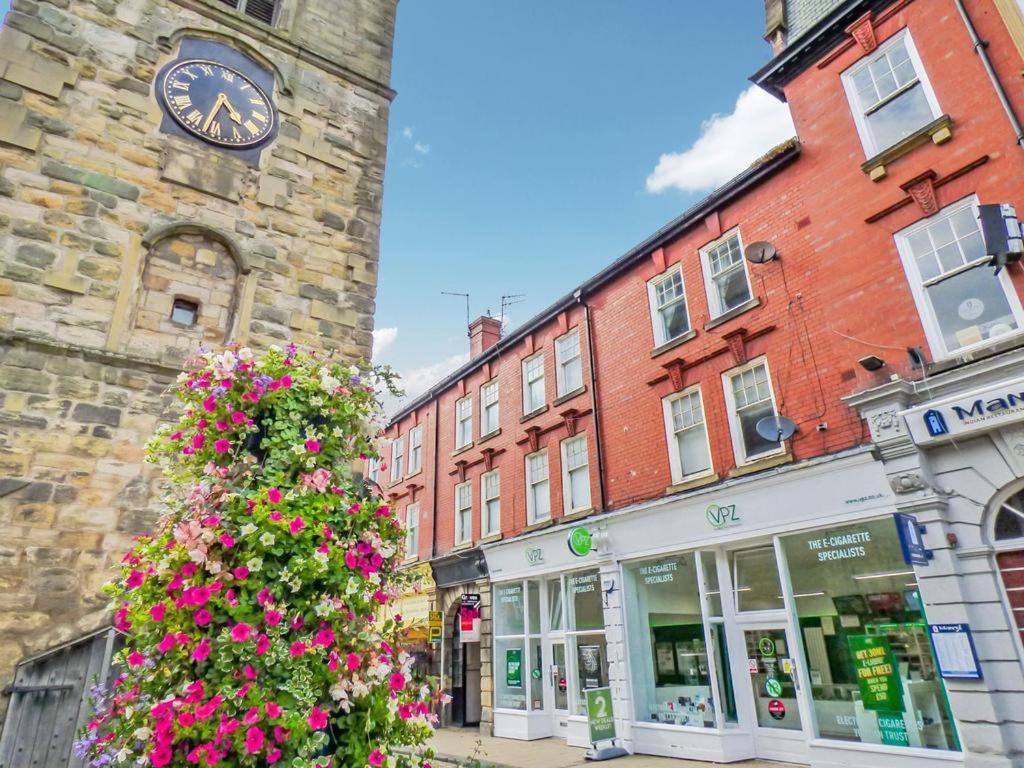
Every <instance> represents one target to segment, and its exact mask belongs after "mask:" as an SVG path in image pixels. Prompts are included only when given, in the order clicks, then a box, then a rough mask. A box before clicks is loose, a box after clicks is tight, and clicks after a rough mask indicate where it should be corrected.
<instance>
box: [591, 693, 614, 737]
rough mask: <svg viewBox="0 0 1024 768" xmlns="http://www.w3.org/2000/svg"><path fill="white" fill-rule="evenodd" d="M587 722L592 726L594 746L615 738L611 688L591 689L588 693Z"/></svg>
mask: <svg viewBox="0 0 1024 768" xmlns="http://www.w3.org/2000/svg"><path fill="white" fill-rule="evenodd" d="M587 722H588V723H589V724H590V741H591V743H592V744H597V742H599V741H610V740H612V739H614V738H615V716H614V714H613V713H612V689H611V688H591V689H590V690H588V691H587Z"/></svg>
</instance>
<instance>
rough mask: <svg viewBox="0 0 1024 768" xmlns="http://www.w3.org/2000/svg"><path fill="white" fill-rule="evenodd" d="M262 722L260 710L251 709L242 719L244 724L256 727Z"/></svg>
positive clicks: (257, 708) (256, 708)
mask: <svg viewBox="0 0 1024 768" xmlns="http://www.w3.org/2000/svg"><path fill="white" fill-rule="evenodd" d="M259 721H260V708H259V707H249V711H248V712H246V713H245V715H244V716H243V717H242V722H243V723H245V724H246V725H256V723H258V722H259Z"/></svg>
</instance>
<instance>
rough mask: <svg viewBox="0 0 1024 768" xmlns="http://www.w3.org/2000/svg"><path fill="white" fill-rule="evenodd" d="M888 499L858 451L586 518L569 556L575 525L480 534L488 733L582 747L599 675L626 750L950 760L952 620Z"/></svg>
mask: <svg viewBox="0 0 1024 768" xmlns="http://www.w3.org/2000/svg"><path fill="white" fill-rule="evenodd" d="M900 499H901V496H900V495H899V494H896V493H894V492H893V489H892V487H891V485H890V482H889V478H887V476H886V472H885V471H884V468H883V465H882V463H881V462H879V461H877V460H876V459H875V458H874V455H873V453H872V451H870V450H869V449H866V448H865V449H858V450H853V451H849V452H846V453H844V454H840V455H836V456H831V457H825V458H822V459H816V460H812V461H808V462H803V463H801V464H797V465H791V466H788V467H784V468H779V469H777V470H774V471H772V472H771V473H768V474H767V475H760V476H757V477H748V478H739V479H736V480H732V481H727V482H725V483H722V484H719V485H717V486H715V487H714V488H712V489H706V490H704V491H703V492H694V493H691V494H688V495H682V496H677V497H672V498H667V499H662V500H658V501H656V502H650V503H646V504H644V505H639V506H637V507H633V508H629V509H624V510H620V511H618V512H615V513H611V514H607V515H601V516H598V517H594V518H590V519H589V520H587V521H585V522H584V523H583V524H582V525H583V526H584V527H586V528H587V530H588V531H590V533H591V534H592V536H593V547H592V549H591V550H590V551H589V552H587V553H586V554H584V555H582V556H580V555H577V554H574V553H573V552H572V551H570V548H569V546H568V544H567V542H568V537H569V535H570V533H571V531H572V529H573V528H574V527H580V526H579V525H577V526H572V525H562V526H553V527H552V528H549V529H547V530H544V531H540V532H536V533H532V534H529V535H527V536H523V537H520V538H517V539H514V540H512V541H509V542H502V543H497V544H493V545H487V546H485V547H484V548H483V549H484V553H485V557H486V559H487V564H488V571H489V573H490V576H491V580H492V585H493V595H492V605H493V606H494V610H493V617H494V624H493V626H494V641H493V642H494V646H493V670H494V734H495V735H496V736H502V737H509V738H518V739H534V738H544V737H548V736H557V737H562V738H566V739H567V741H568V742H569V743H570V744H575V745H586V744H588V743H589V739H588V731H587V721H586V717H585V707H584V705H583V700H584V694H585V691H586V690H587V689H588V688H593V687H603V686H606V685H607V686H610V687H611V689H612V694H613V701H614V710H615V719H616V728H617V732H618V736H619V737H620V740H621V742H622V744H623V745H624V746H625V747H626V748H627V749H629V750H630V751H631V752H637V753H645V754H657V755H667V756H673V757H680V758H684V757H685V758H691V759H703V760H711V761H717V762H732V761H738V760H745V759H750V758H754V757H761V758H767V759H776V760H786V761H791V762H796V763H804V764H810V765H815V766H839V765H842V766H864V768H868V767H869V766H870V768H877V766H878V765H882V764H884V765H886V766H908V767H914V766H935V765H941V764H958V763H962V762H965V757H964V753H963V751H962V749H961V740H962V739H961V733H960V732H961V729H962V726H961V725H960V723H959V722H957V718H958V717H960V715H959V712H958V711H957V706H956V702H953V706H952V707H951V706H950V702H949V700H948V697H947V693H946V691H947V688H948V687H949V682H951V681H944V680H943V679H942V677H941V676H940V674H939V671H938V669H937V665H936V662H935V657H934V652H933V649H932V646H931V644H930V642H929V639H928V623H929V622H932V623H934V622H935V621H938V620H942V621H953V620H954V617H953V616H952V615H951V614H949V612H948V611H945V610H944V609H941V608H936V609H935V610H936V611H938V613H940V614H941V615H942V617H943V618H942V619H937V618H936V616H933V607H932V606H933V604H935V605H936V606H941V604H942V597H943V596H942V594H941V591H942V590H944V589H945V587H944V584H943V583H942V582H941V581H935V582H932V576H931V574H932V573H933V571H934V568H935V561H930V562H929V564H928V565H922V566H913V565H908V564H907V563H906V562H905V560H904V555H903V552H902V549H901V546H900V540H899V536H898V534H897V528H896V524H895V521H894V517H893V515H894V513H895V512H896V511H897V504H898V502H899V501H900ZM931 533H932V532H931V531H930V530H929V535H928V537H927V542H926V543H928V544H929V545H930V546H931V545H933V543H932V538H933V537H932V535H931ZM926 613H927V616H926V615H925V614H926ZM879 649H880V650H879ZM872 659H874V661H872ZM875 662H877V663H879V664H881V666H879V667H876V668H875V669H874V670H873V671H867V672H865V671H864V670H867V669H868V668H869V667H870V666H871V664H873V663H875ZM1015 663H1016V662H1015ZM878 669H883V670H884V671H885V672H886V673H887V674H884V675H880V676H879V675H877V674H876V673H877V670H878ZM862 675H868V676H869V677H870V676H872V675H874V676H875V677H873V678H872V679H870V680H867V681H866V682H865V685H866V684H867V683H871V684H872V685H873V686H874V687H873V688H865V687H864V685H862V684H861V683H860V682H859V680H860V676H862ZM883 678H884V679H883ZM974 685H978V683H975V684H974ZM980 685H985V683H980ZM993 764H999V763H993ZM1007 764H1008V763H1005V762H1004V763H1002V765H1007Z"/></svg>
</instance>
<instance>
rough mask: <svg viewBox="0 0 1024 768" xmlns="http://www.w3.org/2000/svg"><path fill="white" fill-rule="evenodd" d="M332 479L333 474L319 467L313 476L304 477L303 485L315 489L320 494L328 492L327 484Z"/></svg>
mask: <svg viewBox="0 0 1024 768" xmlns="http://www.w3.org/2000/svg"><path fill="white" fill-rule="evenodd" d="M330 479H331V473H330V472H328V471H327V470H326V469H324V468H323V467H319V468H317V469H315V470H313V473H312V474H310V475H303V476H302V484H303V485H304V486H306V487H307V488H313V489H315V490H317V491H319V492H320V493H323V492H324V491H325V490H327V483H328V482H329V481H330Z"/></svg>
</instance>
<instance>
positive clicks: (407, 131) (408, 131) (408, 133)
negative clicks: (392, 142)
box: [402, 126, 412, 139]
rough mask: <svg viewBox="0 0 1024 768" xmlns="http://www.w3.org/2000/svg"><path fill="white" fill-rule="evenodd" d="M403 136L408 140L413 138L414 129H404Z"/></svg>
mask: <svg viewBox="0 0 1024 768" xmlns="http://www.w3.org/2000/svg"><path fill="white" fill-rule="evenodd" d="M402 135H403V136H405V138H407V139H411V138H412V128H410V127H409V126H406V127H405V128H403V129H402Z"/></svg>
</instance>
